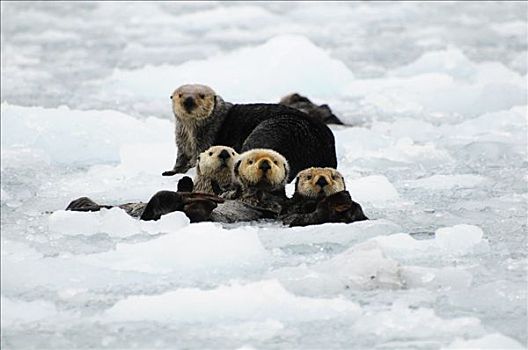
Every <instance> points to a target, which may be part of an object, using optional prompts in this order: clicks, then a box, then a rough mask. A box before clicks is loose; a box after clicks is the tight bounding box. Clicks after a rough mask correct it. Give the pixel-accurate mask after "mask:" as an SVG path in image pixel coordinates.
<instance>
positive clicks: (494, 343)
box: [443, 333, 526, 350]
mask: <svg viewBox="0 0 528 350" xmlns="http://www.w3.org/2000/svg"><path fill="white" fill-rule="evenodd" d="M443 349H501V350H503V349H526V347H525V346H523V345H522V344H521V343H519V342H518V341H516V340H514V339H512V338H510V337H507V336H505V335H502V334H500V333H493V334H488V335H485V336H483V337H481V338H477V339H471V340H463V339H460V338H457V339H456V340H455V341H454V342H453V343H451V344H450V345H449V346H448V347H445V348H443Z"/></svg>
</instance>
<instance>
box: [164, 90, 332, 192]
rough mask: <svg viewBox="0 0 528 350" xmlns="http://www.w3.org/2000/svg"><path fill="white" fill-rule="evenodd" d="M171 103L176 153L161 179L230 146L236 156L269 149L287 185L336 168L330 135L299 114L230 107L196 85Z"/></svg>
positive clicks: (177, 92)
mask: <svg viewBox="0 0 528 350" xmlns="http://www.w3.org/2000/svg"><path fill="white" fill-rule="evenodd" d="M171 99H172V110H173V112H174V116H175V122H176V145H177V147H178V153H177V157H176V163H175V165H174V167H173V169H171V170H168V171H165V172H164V173H163V175H165V176H170V175H174V174H176V173H183V172H186V171H187V170H188V169H189V168H191V167H192V166H194V165H195V164H196V159H197V157H198V154H200V153H201V152H203V151H204V150H206V149H207V148H209V147H210V146H212V145H225V146H229V147H232V148H233V149H235V151H237V152H239V153H242V152H245V151H248V150H251V149H255V148H264V149H272V150H274V151H276V152H278V153H280V154H282V155H283V156H284V157H285V158H286V159H287V161H288V163H289V166H290V174H289V177H288V182H289V181H291V180H293V178H294V177H295V175H296V174H297V173H298V172H299V171H301V170H303V169H306V168H309V167H312V166H319V167H336V166H337V158H336V150H335V139H334V135H333V134H332V131H331V130H330V129H329V128H328V126H326V125H325V124H324V123H323V122H322V121H320V120H319V119H317V118H312V117H310V116H309V115H307V114H306V113H304V112H302V111H299V110H297V109H294V108H290V107H287V106H283V105H280V104H263V103H258V104H231V103H228V102H224V101H223V99H222V98H221V97H220V96H218V95H217V94H216V93H215V92H214V91H213V89H211V88H210V87H208V86H205V85H198V84H194V85H183V86H180V87H179V88H177V89H176V90H175V91H174V93H173V94H172V96H171Z"/></svg>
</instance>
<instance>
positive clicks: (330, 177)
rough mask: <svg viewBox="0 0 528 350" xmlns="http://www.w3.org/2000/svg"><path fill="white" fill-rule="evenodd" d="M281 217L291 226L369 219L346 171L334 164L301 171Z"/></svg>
mask: <svg viewBox="0 0 528 350" xmlns="http://www.w3.org/2000/svg"><path fill="white" fill-rule="evenodd" d="M280 219H281V220H282V221H283V223H284V224H286V225H289V226H307V225H317V224H323V223H327V222H344V223H350V222H354V221H361V220H368V218H367V217H366V216H365V214H364V213H363V209H362V208H361V205H359V204H358V203H356V202H354V201H353V200H352V198H351V197H350V193H348V191H346V188H345V180H344V178H343V175H341V173H339V172H338V171H337V170H335V169H333V168H309V169H305V170H303V171H301V172H299V174H298V175H297V178H296V182H295V193H294V194H293V197H292V198H291V199H290V200H289V201H288V202H287V203H286V204H285V205H284V206H283V209H282V212H281V215H280Z"/></svg>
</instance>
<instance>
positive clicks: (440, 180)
mask: <svg viewBox="0 0 528 350" xmlns="http://www.w3.org/2000/svg"><path fill="white" fill-rule="evenodd" d="M486 180H487V179H486V178H485V177H484V176H480V175H472V174H460V175H457V174H454V175H433V176H430V177H427V178H423V179H418V180H412V181H407V182H406V183H407V184H409V185H411V186H412V187H420V188H426V189H427V190H448V189H451V188H454V187H455V188H456V187H463V188H471V187H476V186H479V185H481V184H482V183H483V182H484V181H486Z"/></svg>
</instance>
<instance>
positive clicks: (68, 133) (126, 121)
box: [1, 103, 174, 165]
mask: <svg viewBox="0 0 528 350" xmlns="http://www.w3.org/2000/svg"><path fill="white" fill-rule="evenodd" d="M1 109H2V119H1V124H2V125H1V127H2V150H4V149H6V148H20V147H26V148H29V149H32V150H36V151H43V152H44V154H45V155H47V156H48V157H49V158H50V160H51V162H53V163H61V164H70V165H73V164H77V165H80V164H95V163H101V162H117V161H119V150H120V146H121V145H122V144H134V143H140V142H153V141H154V142H158V143H159V142H164V143H165V144H167V145H171V144H172V145H173V144H174V138H173V133H172V132H170V131H169V130H171V129H173V125H172V124H171V123H170V122H169V121H168V120H162V119H158V118H147V119H145V120H139V119H137V118H133V117H131V116H128V115H126V114H123V113H121V112H117V111H111V110H92V111H80V110H72V109H69V108H67V107H64V106H62V107H59V108H42V107H21V106H14V105H10V104H7V103H2V105H1ZM8 130H9V132H8ZM116 130H119V132H116ZM172 147H174V146H172ZM172 156H173V155H172ZM169 164H170V163H169Z"/></svg>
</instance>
